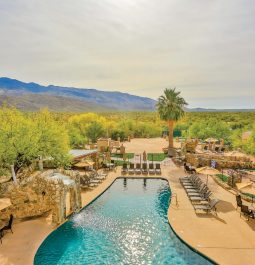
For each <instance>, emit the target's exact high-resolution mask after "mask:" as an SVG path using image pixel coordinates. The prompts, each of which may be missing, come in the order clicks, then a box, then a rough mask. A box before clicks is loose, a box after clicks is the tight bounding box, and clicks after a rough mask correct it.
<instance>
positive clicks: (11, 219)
mask: <svg viewBox="0 0 255 265" xmlns="http://www.w3.org/2000/svg"><path fill="white" fill-rule="evenodd" d="M12 223H13V215H12V214H11V215H10V219H9V222H8V224H7V225H6V226H4V227H3V228H2V229H1V230H0V237H1V238H2V237H3V235H4V231H5V230H11V232H12V234H13V231H12ZM1 242H2V239H1Z"/></svg>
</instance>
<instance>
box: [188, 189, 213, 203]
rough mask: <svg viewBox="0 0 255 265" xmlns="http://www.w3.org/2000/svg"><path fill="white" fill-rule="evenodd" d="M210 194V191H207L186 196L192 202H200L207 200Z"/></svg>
mask: <svg viewBox="0 0 255 265" xmlns="http://www.w3.org/2000/svg"><path fill="white" fill-rule="evenodd" d="M211 195H212V192H211V191H207V192H205V193H203V194H200V195H188V197H189V199H190V201H191V202H192V203H197V202H199V203H201V202H208V201H209V198H210V196H211Z"/></svg>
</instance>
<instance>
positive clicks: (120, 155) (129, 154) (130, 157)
mask: <svg viewBox="0 0 255 265" xmlns="http://www.w3.org/2000/svg"><path fill="white" fill-rule="evenodd" d="M134 156H135V155H134V153H126V158H127V159H132V158H134ZM111 157H117V158H123V155H122V154H111Z"/></svg>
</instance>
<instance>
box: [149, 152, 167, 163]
mask: <svg viewBox="0 0 255 265" xmlns="http://www.w3.org/2000/svg"><path fill="white" fill-rule="evenodd" d="M166 157H167V154H164V153H148V154H147V159H148V160H149V161H156V162H161V161H163V160H164V159H165V158H166Z"/></svg>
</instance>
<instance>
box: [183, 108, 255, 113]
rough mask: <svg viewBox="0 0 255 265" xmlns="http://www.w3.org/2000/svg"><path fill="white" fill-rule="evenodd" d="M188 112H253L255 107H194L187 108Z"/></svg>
mask: <svg viewBox="0 0 255 265" xmlns="http://www.w3.org/2000/svg"><path fill="white" fill-rule="evenodd" d="M187 111H188V112H255V109H205V108H194V109H187Z"/></svg>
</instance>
